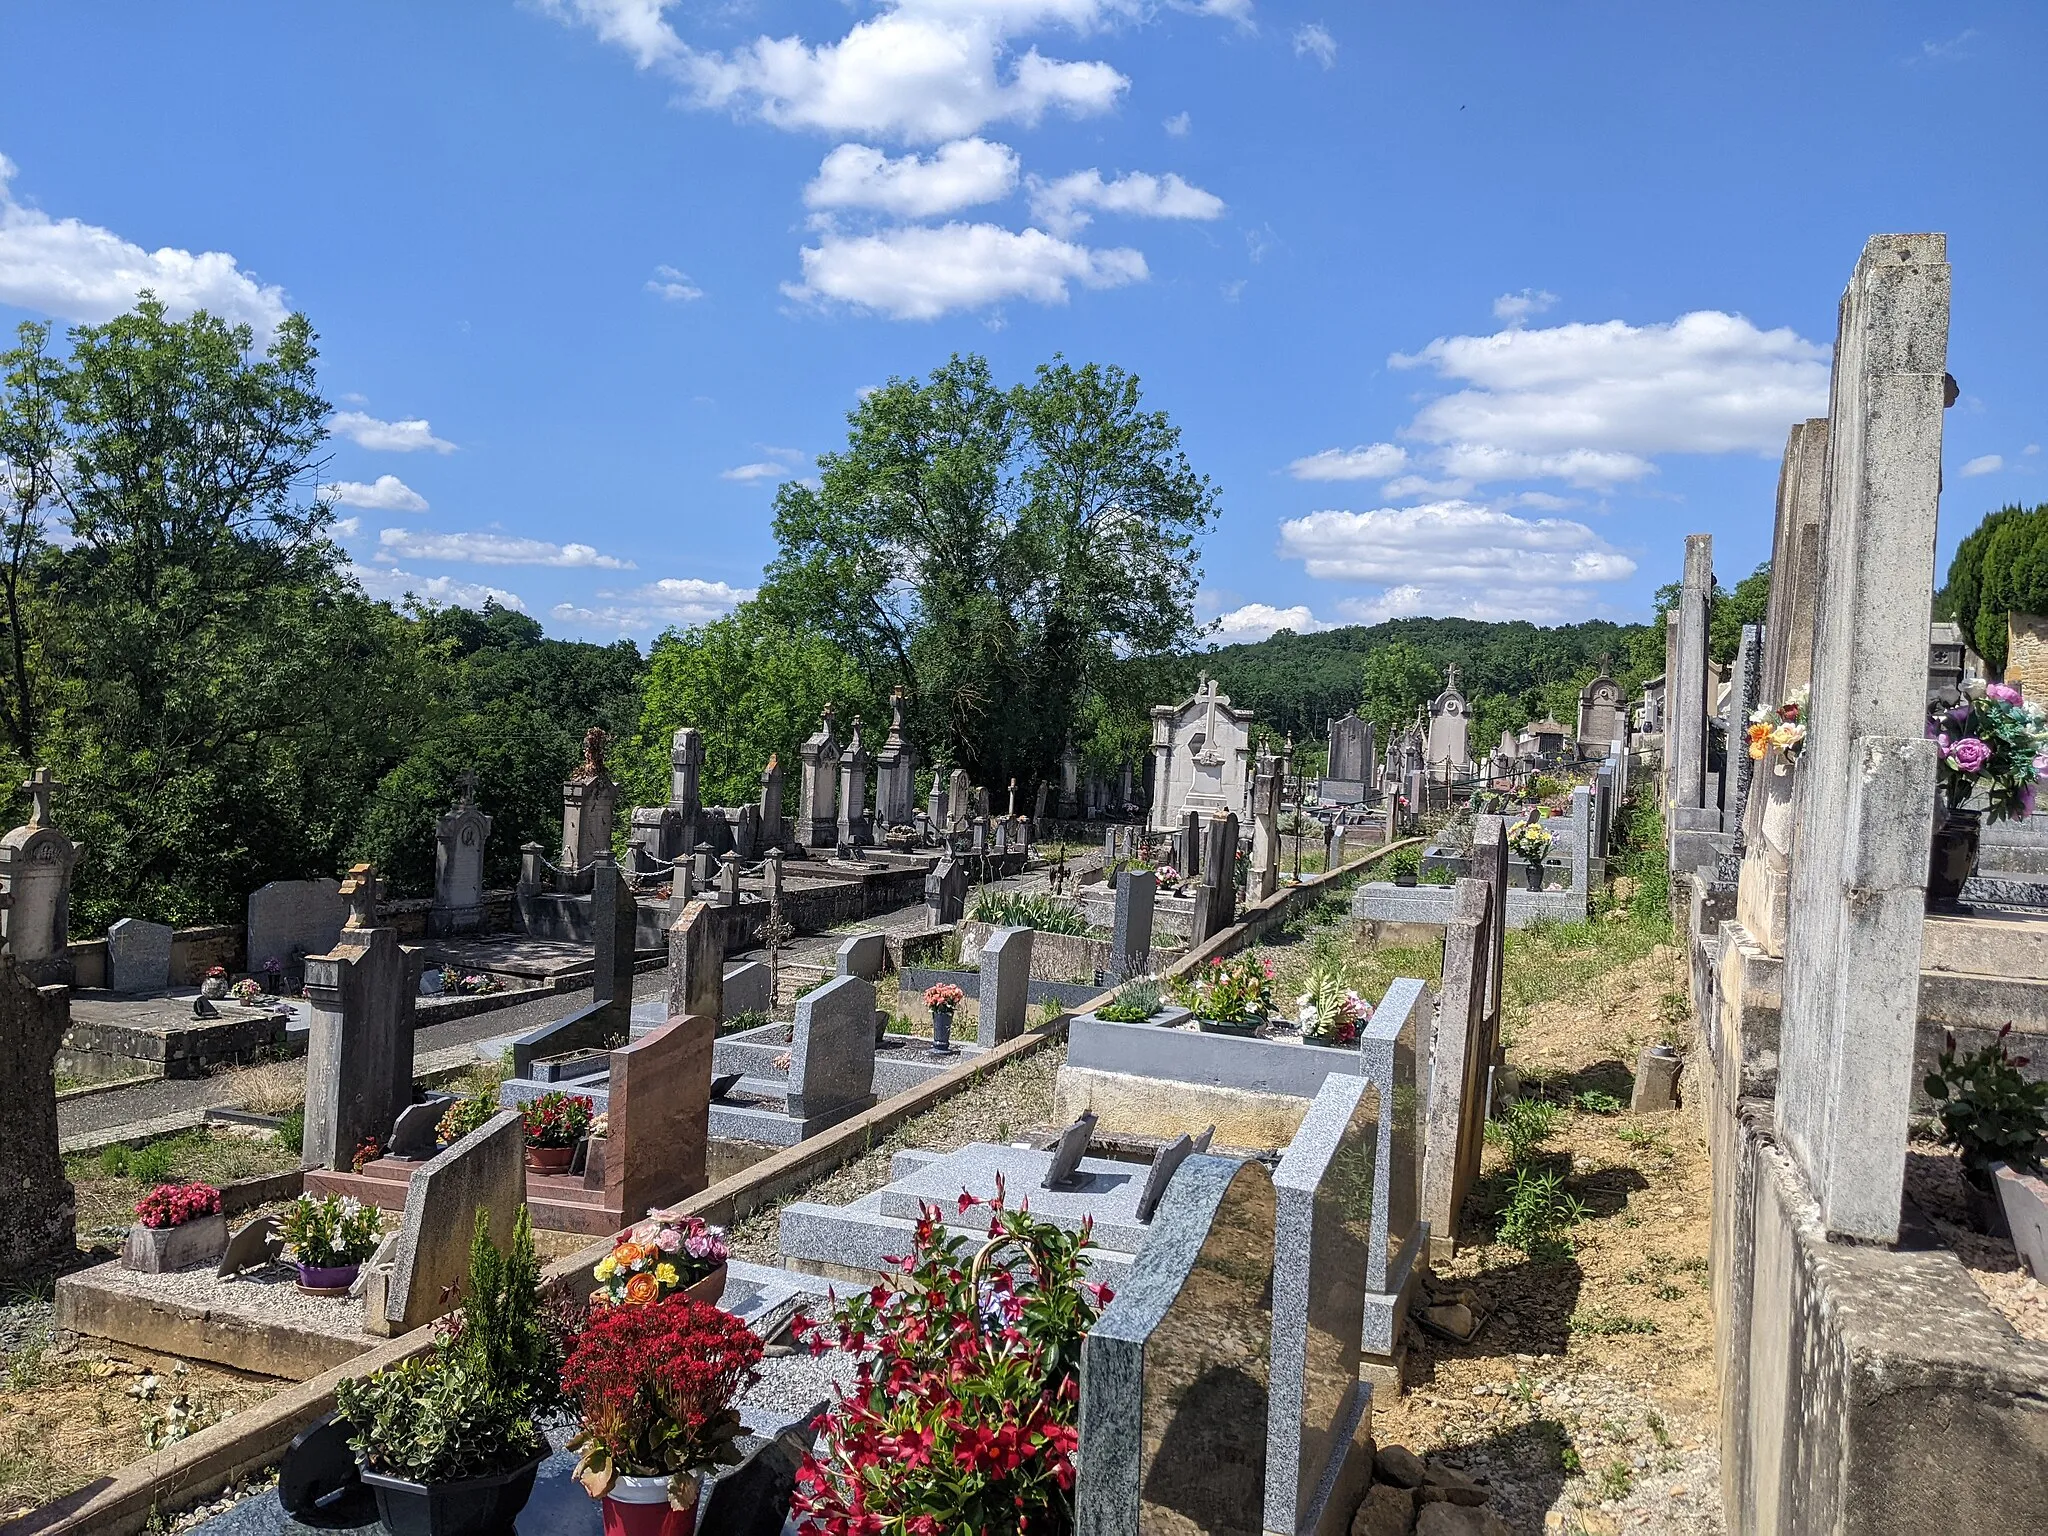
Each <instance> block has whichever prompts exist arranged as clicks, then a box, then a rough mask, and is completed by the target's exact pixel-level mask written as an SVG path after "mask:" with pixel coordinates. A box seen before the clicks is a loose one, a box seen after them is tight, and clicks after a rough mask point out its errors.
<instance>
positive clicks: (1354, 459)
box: [1287, 443, 1408, 480]
mask: <svg viewBox="0 0 2048 1536" xmlns="http://www.w3.org/2000/svg"><path fill="white" fill-rule="evenodd" d="M1407 463H1408V451H1407V450H1406V449H1405V448H1401V447H1398V446H1396V445H1395V444H1393V443H1370V444H1367V445H1366V446H1364V447H1360V448H1325V449H1324V450H1323V451H1322V452H1321V453H1312V454H1310V455H1308V457H1307V458H1302V459H1296V460H1295V461H1294V462H1293V463H1291V464H1289V465H1288V466H1287V473H1289V474H1290V475H1292V476H1294V478H1295V479H1297V480H1384V479H1385V478H1386V477H1387V476H1389V475H1392V474H1397V473H1399V472H1400V470H1401V469H1402V468H1403V467H1405V466H1406V464H1407Z"/></svg>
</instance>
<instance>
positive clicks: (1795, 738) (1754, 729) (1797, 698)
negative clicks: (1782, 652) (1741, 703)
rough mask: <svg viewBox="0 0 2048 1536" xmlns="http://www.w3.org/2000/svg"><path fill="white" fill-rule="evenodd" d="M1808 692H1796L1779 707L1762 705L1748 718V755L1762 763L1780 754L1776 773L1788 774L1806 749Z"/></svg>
mask: <svg viewBox="0 0 2048 1536" xmlns="http://www.w3.org/2000/svg"><path fill="white" fill-rule="evenodd" d="M1808 693H1809V691H1808V690H1807V689H1805V688H1797V689H1794V690H1793V691H1792V692H1791V693H1790V694H1788V695H1787V696H1786V697H1785V699H1784V701H1783V702H1782V703H1779V704H1765V705H1762V706H1760V707H1759V708H1758V709H1757V710H1756V712H1755V713H1754V714H1752V715H1751V716H1750V717H1749V755H1750V759H1751V760H1752V761H1754V762H1759V763H1760V762H1762V761H1763V760H1764V758H1765V756H1766V755H1767V754H1769V753H1772V752H1776V753H1777V754H1778V764H1777V770H1776V771H1777V772H1779V773H1784V772H1786V771H1787V770H1788V769H1789V768H1790V767H1791V765H1792V764H1794V763H1796V762H1798V761H1799V754H1800V753H1802V752H1803V751H1805V750H1806V705H1807V699H1808Z"/></svg>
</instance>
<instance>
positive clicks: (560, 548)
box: [377, 528, 634, 571]
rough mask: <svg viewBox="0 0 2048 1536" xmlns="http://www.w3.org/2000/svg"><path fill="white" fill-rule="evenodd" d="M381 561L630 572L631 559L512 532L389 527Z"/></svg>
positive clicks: (380, 542)
mask: <svg viewBox="0 0 2048 1536" xmlns="http://www.w3.org/2000/svg"><path fill="white" fill-rule="evenodd" d="M377 545H378V550H377V558H378V559H380V560H403V559H412V560H447V561H453V562H459V563H462V564H465V565H552V566H562V567H570V568H590V569H595V570H604V571H630V570H632V569H633V568H634V566H633V562H632V561H630V560H621V559H619V558H617V557H616V556H614V555H601V554H599V553H598V552H597V551H596V550H594V549H592V548H591V547H590V546H589V545H588V544H551V543H549V542H548V541H547V540H545V539H527V538H520V537H517V536H515V535H512V534H508V533H492V532H480V533H415V532H413V531H412V530H411V529H409V528H386V529H385V530H384V531H383V532H381V533H379V534H378V535H377Z"/></svg>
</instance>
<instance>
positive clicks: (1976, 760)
mask: <svg viewBox="0 0 2048 1536" xmlns="http://www.w3.org/2000/svg"><path fill="white" fill-rule="evenodd" d="M1948 761H1949V766H1950V767H1952V768H1954V769H1955V770H1956V772H1958V773H1971V774H1974V773H1977V772H1979V771H1980V770H1982V768H1983V767H1984V765H1985V764H1986V763H1988V762H1990V761H1991V749H1990V748H1989V747H1987V746H1985V745H1984V743H1983V742H1981V741H1979V740H1978V739H1977V738H1976V737H1974V736H1965V737H1964V738H1963V739H1962V740H1961V741H1958V742H1954V743H1952V744H1951V745H1950V747H1949V749H1948Z"/></svg>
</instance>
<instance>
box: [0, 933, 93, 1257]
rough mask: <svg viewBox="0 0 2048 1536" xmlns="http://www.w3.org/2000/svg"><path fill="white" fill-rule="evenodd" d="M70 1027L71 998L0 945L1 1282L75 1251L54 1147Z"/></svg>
mask: <svg viewBox="0 0 2048 1536" xmlns="http://www.w3.org/2000/svg"><path fill="white" fill-rule="evenodd" d="M4 899H5V898H4V897H0V900H4ZM70 1023H71V1006H70V996H69V994H68V993H67V992H66V991H65V990H64V989H63V988H62V987H61V986H49V987H40V988H39V987H37V986H36V985H34V984H33V983H32V982H30V981H29V979H28V978H27V976H25V975H24V974H23V972H22V968H21V966H20V965H19V964H18V963H17V962H16V961H15V958H14V954H13V951H12V949H11V948H8V947H5V946H0V1093H4V1094H5V1095H6V1099H7V1114H6V1116H5V1117H4V1120H0V1125H4V1126H5V1129H4V1131H0V1202H4V1206H5V1210H6V1213H7V1214H6V1216H5V1218H4V1219H0V1279H6V1280H9V1281H12V1280H16V1279H21V1278H25V1277H28V1276H31V1275H35V1274H37V1273H38V1272H41V1271H45V1270H47V1269H49V1268H50V1267H51V1266H53V1265H56V1264H60V1263H64V1262H66V1261H68V1260H70V1259H71V1258H72V1256H73V1255H74V1254H75V1253H76V1252H77V1250H78V1240H77V1235H76V1220H77V1210H78V1200H77V1196H76V1194H75V1193H74V1191H73V1190H72V1188H71V1183H70V1181H69V1180H68V1179H67V1178H65V1176H64V1159H63V1156H62V1155H61V1154H60V1153H59V1152H58V1150H57V1080H56V1075H55V1074H56V1065H57V1047H58V1044H59V1043H60V1042H61V1041H62V1040H63V1038H64V1032H65V1030H66V1029H68V1028H69V1027H70Z"/></svg>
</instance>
